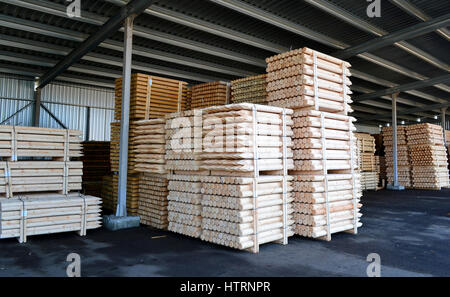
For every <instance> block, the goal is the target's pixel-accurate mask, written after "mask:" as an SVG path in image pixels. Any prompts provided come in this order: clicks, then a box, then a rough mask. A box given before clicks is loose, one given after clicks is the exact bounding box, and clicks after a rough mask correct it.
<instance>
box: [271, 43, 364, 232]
mask: <svg viewBox="0 0 450 297" xmlns="http://www.w3.org/2000/svg"><path fill="white" fill-rule="evenodd" d="M266 61H267V63H268V66H267V72H268V74H267V81H268V85H267V91H268V99H269V104H270V105H274V106H280V107H288V108H292V109H294V114H293V121H294V125H293V130H294V135H293V149H294V166H295V168H294V170H293V171H291V172H290V174H291V175H293V176H294V183H293V191H294V204H293V205H294V212H295V216H294V217H295V223H296V228H295V232H296V234H300V235H302V236H307V237H313V238H323V239H327V240H331V234H333V233H336V232H342V231H350V232H353V233H354V234H356V233H357V228H358V227H360V226H361V225H362V224H361V223H360V217H361V214H360V211H359V210H360V207H361V204H360V203H359V198H360V197H361V189H360V181H359V174H358V172H357V170H356V169H357V158H356V140H355V139H354V135H353V131H354V130H355V126H354V125H353V122H354V121H355V119H354V118H353V117H349V116H348V113H349V112H351V111H352V110H351V108H350V106H349V103H351V99H350V94H351V91H350V88H349V86H350V85H351V81H350V79H349V76H350V71H349V67H350V66H351V65H350V64H349V63H347V62H344V61H341V60H338V59H336V58H333V57H330V56H328V55H325V54H322V53H319V52H316V51H313V50H311V49H308V48H303V49H299V50H294V51H290V52H288V53H284V54H281V55H277V56H274V57H271V58H268V59H267V60H266Z"/></svg>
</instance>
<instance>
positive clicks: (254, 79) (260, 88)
mask: <svg viewBox="0 0 450 297" xmlns="http://www.w3.org/2000/svg"><path fill="white" fill-rule="evenodd" d="M266 78H267V75H266V74H262V75H256V76H250V77H246V78H241V79H237V80H233V81H232V82H231V102H232V103H242V102H248V103H255V104H267V91H266V88H267V81H266Z"/></svg>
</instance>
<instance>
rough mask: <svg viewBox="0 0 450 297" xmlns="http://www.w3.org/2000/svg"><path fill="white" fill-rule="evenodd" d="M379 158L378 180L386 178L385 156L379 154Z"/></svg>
mask: <svg viewBox="0 0 450 297" xmlns="http://www.w3.org/2000/svg"><path fill="white" fill-rule="evenodd" d="M379 160H380V180H386V178H387V175H386V170H387V168H386V166H387V165H386V157H385V156H379Z"/></svg>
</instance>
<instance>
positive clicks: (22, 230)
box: [0, 194, 102, 243]
mask: <svg viewBox="0 0 450 297" xmlns="http://www.w3.org/2000/svg"><path fill="white" fill-rule="evenodd" d="M101 203H102V201H101V199H100V198H97V197H93V196H83V195H79V194H69V195H60V194H39V195H36V194H35V195H28V196H26V197H24V196H22V197H20V198H12V199H0V238H2V239H3V238H17V239H18V240H19V242H20V243H25V242H27V237H28V236H33V235H40V234H52V233H61V232H72V231H78V233H79V235H80V236H84V235H86V231H87V230H91V229H96V228H100V227H101V215H100V213H101Z"/></svg>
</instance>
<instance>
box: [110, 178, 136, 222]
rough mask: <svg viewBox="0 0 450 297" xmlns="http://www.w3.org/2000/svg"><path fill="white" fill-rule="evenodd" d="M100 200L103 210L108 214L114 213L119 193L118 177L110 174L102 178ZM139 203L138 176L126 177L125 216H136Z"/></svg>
mask: <svg viewBox="0 0 450 297" xmlns="http://www.w3.org/2000/svg"><path fill="white" fill-rule="evenodd" d="M102 183H103V187H102V198H103V208H104V209H107V210H109V211H110V212H113V213H114V212H116V209H117V201H118V193H119V175H118V174H112V175H107V176H104V177H103V181H102ZM138 202H139V176H138V175H136V176H135V175H133V176H128V180H127V214H128V215H132V216H136V215H137V213H138Z"/></svg>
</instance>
